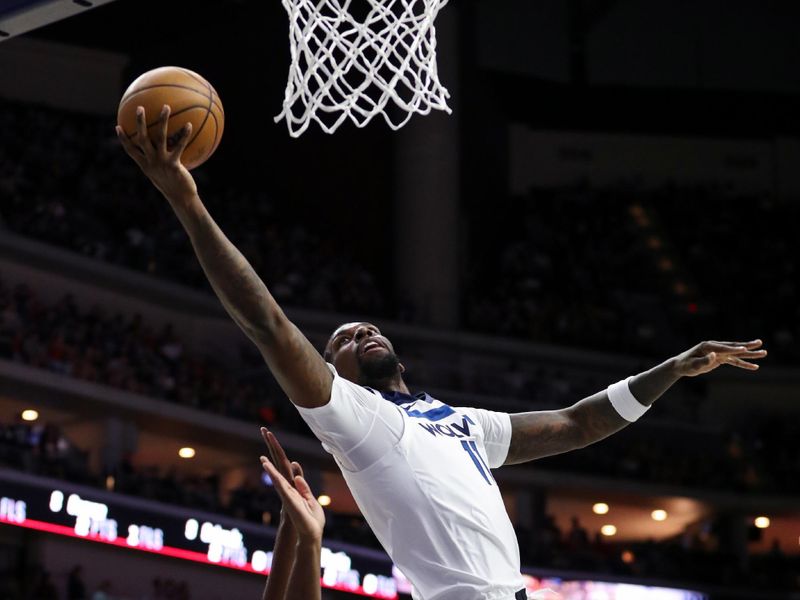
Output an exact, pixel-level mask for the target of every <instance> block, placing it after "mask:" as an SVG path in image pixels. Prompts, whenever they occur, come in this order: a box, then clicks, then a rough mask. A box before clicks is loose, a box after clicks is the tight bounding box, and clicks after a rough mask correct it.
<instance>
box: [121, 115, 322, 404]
mask: <svg viewBox="0 0 800 600" xmlns="http://www.w3.org/2000/svg"><path fill="white" fill-rule="evenodd" d="M169 114H170V111H169V107H168V106H165V107H164V109H163V110H162V111H161V115H160V118H159V120H158V121H157V122H156V123H155V124H151V126H150V127H149V128H148V127H147V124H146V123H147V121H146V118H147V117H146V115H145V112H144V109H143V108H142V107H139V108H138V109H137V113H136V125H137V135H136V137H135V138H134V139H135V141H134V140H131V139H128V137H127V136H126V135H125V133H124V132H123V131H122V129H121V128H120V127H117V137H119V140H120V142H121V143H122V146H123V147H124V148H125V151H126V152H127V153H128V154H129V155H130V157H131V158H133V160H134V161H136V164H138V165H139V167H140V168H141V169H142V171H144V174H145V175H147V177H148V178H149V179H150V181H152V182H153V184H154V185H155V186H156V187H157V188H158V189H159V191H161V193H162V194H164V197H165V198H166V199H167V201H169V203H170V206H172V208H173V210H174V211H175V214H176V215H177V216H178V219H179V220H180V222H181V224H182V225H183V228H184V229H185V230H186V233H188V234H189V238H190V239H191V242H192V246H193V247H194V251H195V254H196V255H197V258H198V260H199V261H200V264H201V265H202V267H203V271H205V274H206V277H208V280H209V282H210V283H211V287H213V288H214V291H215V292H216V294H217V297H218V298H219V299H220V301H221V302H222V305H223V306H224V307H225V310H227V311H228V314H229V315H230V316H231V317H232V318H233V320H234V321H235V322H236V324H237V325H239V327H240V328H241V329H242V330H243V331H244V332H245V334H247V336H248V337H249V338H250V339H251V340H252V341H253V342H254V343H255V344H256V346H258V349H259V350H260V351H261V354H262V355H263V356H264V359H265V360H266V362H267V364H268V365H269V368H270V370H271V371H272V373H273V374H274V375H275V378H276V379H277V380H278V383H279V384H280V385H281V387H282V388H283V390H284V391H285V392H286V394H287V395H288V396H289V398H291V399H292V401H293V402H294V403H295V404H297V405H299V406H303V407H308V408H313V407H317V406H323V405H325V404H327V403H328V400H329V399H330V392H331V383H332V381H333V375H332V374H331V372H330V371H329V370H328V368H327V366H326V365H325V361H324V360H323V359H322V357H321V356H320V355H319V353H318V352H317V351H316V350H315V349H314V347H313V346H312V345H311V343H310V342H309V341H308V340H307V339H306V337H305V336H304V335H303V334H302V333H301V332H300V330H299V329H297V327H296V326H295V325H294V324H293V323H292V322H291V321H289V319H288V318H287V317H286V315H285V314H284V312H283V311H282V310H281V308H280V307H279V306H278V303H277V302H275V299H274V298H273V297H272V295H271V294H270V293H269V290H267V287H266V286H265V285H264V282H263V281H261V279H260V278H259V277H258V275H257V274H256V272H255V271H254V270H253V268H252V267H251V266H250V263H248V261H247V259H246V258H245V257H244V256H243V255H242V254H241V252H239V251H238V250H237V249H236V247H235V246H234V245H233V244H232V243H231V242H230V240H228V238H227V237H226V236H225V234H224V233H223V232H222V230H221V229H220V228H219V227H218V226H217V224H216V223H215V222H214V220H213V219H212V218H211V215H210V214H209V213H208V211H207V210H206V208H205V206H204V205H203V202H202V200H201V199H200V196H199V195H198V193H197V185H196V184H195V181H194V179H193V178H192V176H191V174H190V173H189V171H188V170H187V169H186V168H185V167H184V166H183V165H182V164H181V162H180V157H181V153H182V152H183V150H184V148H186V145H187V144H188V142H189V140H190V139H191V131H192V130H191V124H187V126H186V127H185V128H184V129H182V130H181V132H180V133H179V134H178V136H177V137H176V139H174V140H168V137H167V121H168V120H169ZM148 129H149V130H150V132H151V133H148Z"/></svg>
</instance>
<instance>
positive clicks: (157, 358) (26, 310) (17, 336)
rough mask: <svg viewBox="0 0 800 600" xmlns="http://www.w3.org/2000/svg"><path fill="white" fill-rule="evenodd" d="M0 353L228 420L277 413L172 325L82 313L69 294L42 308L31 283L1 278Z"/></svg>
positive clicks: (266, 417) (270, 416)
mask: <svg viewBox="0 0 800 600" xmlns="http://www.w3.org/2000/svg"><path fill="white" fill-rule="evenodd" d="M0 358H4V359H9V360H13V361H17V362H21V363H24V364H27V365H30V366H33V367H37V368H40V369H46V370H49V371H53V372H56V373H60V374H62V375H67V376H70V377H76V378H78V379H82V380H85V381H91V382H94V383H99V384H102V385H108V386H111V387H114V388H119V389H122V390H125V391H128V392H132V393H136V394H142V395H146V396H150V397H152V398H159V399H163V400H168V401H170V402H176V403H178V404H182V405H184V406H189V407H193V408H201V409H203V410H209V411H213V412H216V413H221V414H225V415H229V416H232V417H238V418H245V419H253V418H258V419H260V420H262V421H266V422H268V423H269V422H270V421H271V420H274V418H275V417H274V412H273V411H272V409H271V407H270V400H269V398H270V397H269V395H265V394H260V395H258V396H256V393H255V391H254V389H253V386H252V385H248V384H246V383H242V382H239V381H237V380H236V379H235V378H234V377H232V375H231V371H230V369H227V368H226V366H225V365H222V364H220V363H219V362H215V361H214V360H213V359H210V358H206V357H203V356H199V355H196V354H192V353H190V352H188V351H187V350H186V349H185V347H184V344H183V343H182V342H181V340H180V339H178V337H177V336H176V334H175V332H174V331H173V329H172V328H171V327H170V326H165V327H164V328H163V329H161V330H160V331H156V330H154V329H152V328H150V327H149V326H148V325H147V324H146V323H145V322H143V319H142V317H141V315H134V316H132V317H126V316H123V315H122V314H119V313H111V312H107V311H105V310H104V309H102V308H101V307H99V306H94V307H91V308H90V309H88V310H80V309H79V307H78V306H77V304H76V303H75V300H74V298H73V297H72V296H69V295H66V296H63V297H62V298H61V299H60V300H59V301H58V302H56V303H55V304H52V305H47V304H45V303H43V302H41V301H40V300H39V298H38V297H37V295H36V294H35V293H34V292H33V291H32V290H31V289H30V288H28V287H26V286H24V285H20V286H16V287H15V288H14V289H9V288H8V287H7V286H5V285H3V283H2V281H0Z"/></svg>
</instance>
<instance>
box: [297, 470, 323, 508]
mask: <svg viewBox="0 0 800 600" xmlns="http://www.w3.org/2000/svg"><path fill="white" fill-rule="evenodd" d="M294 489H296V490H297V491H298V492H300V495H301V496H302V497H303V499H304V500H306V501H308V502H311V501H314V502H316V501H317V499H316V498H315V497H314V493H313V492H312V491H311V486H309V485H308V482H307V481H306V480H305V478H304V477H301V476H300V475H298V476H297V477H295V478H294Z"/></svg>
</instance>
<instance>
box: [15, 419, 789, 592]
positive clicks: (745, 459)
mask: <svg viewBox="0 0 800 600" xmlns="http://www.w3.org/2000/svg"><path fill="white" fill-rule="evenodd" d="M774 425H775V424H769V427H770V429H764V430H762V431H761V437H760V439H759V440H758V441H757V442H756V445H755V446H751V445H748V440H746V439H745V438H743V437H742V436H741V435H739V434H732V435H731V436H730V437H729V438H728V444H727V446H726V447H725V449H724V452H723V453H721V455H720V456H719V457H714V456H709V455H704V460H703V461H698V460H696V456H697V454H696V452H697V448H694V449H693V450H692V451H693V452H694V454H691V456H693V457H694V461H693V462H694V463H695V464H696V465H698V466H699V468H698V469H695V470H693V469H692V467H691V466H690V462H691V461H690V460H689V457H690V452H689V451H688V450H683V451H682V450H681V448H679V447H677V446H671V447H670V448H666V447H664V448H662V449H661V450H656V451H650V452H648V450H647V449H646V444H644V443H641V444H639V445H637V446H635V447H634V448H633V450H632V451H631V452H630V453H629V454H627V455H624V456H622V457H619V456H618V455H617V453H616V452H610V451H606V452H603V453H600V454H599V455H598V456H603V457H605V463H603V462H602V461H599V460H598V457H593V460H591V459H590V460H588V461H587V460H586V456H585V454H584V453H582V452H580V453H572V454H567V455H562V457H558V458H551V459H545V460H544V461H542V462H541V463H539V464H540V465H542V466H543V468H559V469H562V470H563V469H564V468H565V464H566V466H567V467H568V468H576V466H577V465H578V464H579V463H580V462H581V460H582V457H583V461H584V462H587V463H588V464H589V465H591V468H592V471H593V473H594V474H601V475H612V476H613V475H619V474H620V473H619V472H616V471H614V470H613V469H609V468H608V465H609V464H611V463H612V462H614V461H617V462H620V463H622V464H623V465H624V466H623V467H622V471H624V473H622V474H623V475H624V476H626V477H635V478H636V479H637V480H642V479H647V478H648V477H651V478H652V479H653V480H658V481H663V480H664V473H663V472H666V471H668V470H669V469H672V468H673V466H672V464H673V463H675V464H677V466H676V467H674V470H675V471H676V472H678V473H679V474H680V476H682V477H686V478H687V479H686V480H685V481H684V483H688V484H696V485H699V484H700V483H701V482H700V478H701V477H711V478H715V477H716V479H715V482H712V484H713V483H716V482H718V483H721V484H722V483H724V484H725V485H726V486H730V481H729V480H726V479H725V477H726V474H727V473H728V472H729V471H730V469H732V468H736V467H738V468H739V470H738V471H735V472H734V473H732V474H731V476H733V477H740V478H741V481H739V482H738V483H739V485H738V486H737V488H736V489H737V490H741V491H756V490H758V491H762V490H761V489H759V488H757V487H756V486H757V483H758V482H757V480H755V479H751V478H750V477H757V476H758V470H759V469H758V468H756V469H754V470H752V471H751V470H750V469H749V465H750V464H756V465H757V467H758V466H759V462H758V460H759V456H757V455H756V454H755V451H756V449H760V450H762V451H768V448H769V447H770V446H772V447H774V448H776V449H777V450H778V453H779V454H780V453H782V454H783V455H784V457H788V456H791V457H792V459H791V463H788V462H787V463H783V464H782V465H781V467H782V468H783V469H785V471H784V476H785V477H787V478H788V477H789V476H790V474H791V473H796V472H797V468H798V464H800V463H798V460H800V453H798V451H797V450H796V449H793V450H789V449H787V447H789V446H791V444H789V443H788V440H790V439H796V435H797V433H798V432H797V428H795V429H794V430H792V431H793V432H794V433H793V434H792V435H789V434H788V431H789V430H787V429H784V430H783V431H782V432H781V434H786V435H787V436H788V437H785V438H784V437H780V435H779V436H777V437H774V436H772V435H767V433H771V432H773V431H774V430H773V429H771V427H773V426H774ZM621 445H624V444H621ZM650 445H651V446H653V447H659V445H658V444H653V443H652V441H651V442H650ZM702 450H704V451H705V450H707V449H702ZM667 452H675V454H674V455H673V456H670V457H669V459H667V458H666V456H662V457H659V453H662V454H664V455H666V453H667ZM567 457H574V458H573V459H570V460H566V463H564V462H563V461H564V460H565V459H567ZM614 457H616V458H614ZM723 457H727V458H723ZM760 458H761V459H762V460H766V457H765V456H761V457H760ZM549 461H556V462H549ZM548 462H549V464H548ZM0 465H5V466H10V467H13V468H16V469H19V470H23V471H26V472H30V473H36V474H43V475H48V476H51V477H59V478H63V479H69V480H70V481H72V482H76V483H78V482H79V483H83V484H87V485H94V486H97V487H105V488H106V489H110V490H111V491H114V492H117V493H124V494H127V495H131V496H137V497H143V498H148V499H151V500H157V501H161V502H165V503H169V504H173V505H182V506H187V507H191V508H193V509H200V510H204V511H208V512H215V513H219V514H227V515H230V516H232V517H235V518H238V519H242V520H247V521H252V522H256V523H261V524H267V525H276V524H277V523H278V522H279V520H280V508H281V503H280V499H279V497H278V496H277V494H276V492H275V491H274V489H273V488H272V487H271V485H268V484H265V480H264V479H263V477H261V476H260V471H259V476H256V475H255V471H254V474H253V475H254V476H253V477H252V478H251V479H249V480H247V481H245V482H244V483H243V484H242V485H240V486H239V487H236V488H234V489H232V490H227V491H226V492H225V493H223V490H222V488H221V485H220V478H219V477H218V476H217V475H216V474H209V475H206V476H187V475H181V474H178V473H176V472H174V471H168V472H164V470H163V469H160V468H159V467H157V466H151V467H138V468H136V467H134V466H133V465H132V464H131V463H130V462H128V461H127V460H124V461H123V462H122V464H120V465H119V467H118V468H117V469H115V470H114V471H113V472H112V473H93V472H92V471H91V470H90V469H89V467H88V463H87V461H86V455H85V454H84V453H81V452H80V451H79V450H77V449H76V448H75V446H74V445H73V444H71V443H70V442H69V440H67V439H66V438H65V436H64V435H63V433H62V432H61V431H60V429H59V428H58V427H56V426H54V425H51V424H30V423H27V422H23V421H22V420H18V421H17V422H16V423H13V424H7V425H3V424H0ZM576 470H578V469H576ZM659 471H662V473H659V474H658V475H653V473H654V472H659ZM715 471H719V472H720V474H717V475H715ZM753 473H755V475H753ZM109 474H111V476H112V481H113V483H112V484H111V485H109V477H108V475H109ZM773 483H774V484H775V485H776V489H777V485H778V483H780V486H781V487H780V489H781V491H782V492H783V493H786V492H787V491H800V488H798V487H797V485H796V484H793V485H792V488H791V490H789V489H787V488H786V487H785V483H786V482H785V481H781V482H777V481H774V482H773ZM770 491H774V490H770ZM327 521H328V522H327V525H326V536H327V537H328V538H329V539H335V540H339V541H345V542H349V543H353V544H357V545H360V546H366V547H372V548H376V549H380V545H379V543H378V541H377V540H376V538H375V536H374V535H373V533H372V531H371V529H370V528H369V526H368V525H367V524H366V522H365V521H364V519H363V518H362V517H361V516H358V515H342V514H335V513H329V514H328V519H327ZM517 535H518V537H519V540H520V549H521V552H522V560H523V564H529V565H533V566H539V567H551V568H557V569H566V570H578V571H587V572H601V573H613V574H624V575H639V576H647V577H664V578H671V579H674V580H681V581H690V582H691V581H695V582H705V583H719V584H731V583H733V582H734V581H735V580H736V581H746V582H750V583H751V584H752V585H758V586H760V587H764V588H768V589H772V588H789V589H795V588H797V589H800V581H797V580H795V579H793V578H792V577H791V576H790V575H789V574H788V573H786V572H783V571H780V569H779V567H780V565H790V564H792V563H793V561H794V562H795V563H796V562H797V561H798V559H797V558H791V557H787V556H786V555H784V554H783V552H782V551H780V548H779V547H777V548H774V549H773V551H772V552H771V553H769V554H767V555H759V556H754V557H752V565H751V566H752V568H745V569H744V570H742V568H741V566H740V567H737V566H736V561H735V560H732V559H731V558H730V557H729V556H727V555H726V554H725V551H724V548H720V547H719V544H718V540H716V538H714V537H713V536H710V537H709V536H699V537H698V536H696V535H691V536H690V535H688V534H687V535H684V536H681V537H680V538H679V539H674V540H669V541H666V542H658V543H656V542H653V541H647V540H643V541H642V542H640V543H637V544H627V545H625V544H623V545H620V544H612V543H610V542H608V541H606V540H605V538H602V536H599V535H598V536H597V537H596V538H595V539H594V540H593V541H590V539H589V536H588V534H587V532H586V531H585V529H583V528H582V527H581V526H580V524H579V522H578V521H577V519H576V520H575V521H574V522H573V525H572V528H571V530H570V531H568V532H562V531H561V530H559V528H558V527H557V525H556V524H555V522H554V521H553V519H552V518H550V517H548V518H547V519H546V522H545V523H544V524H543V526H542V527H540V528H539V529H538V530H537V531H536V532H531V531H527V530H524V529H518V531H517ZM626 552H627V553H630V554H632V557H628V556H627V555H626V554H625V553H626ZM756 566H758V568H755V567H756ZM797 572H800V571H797ZM775 573H778V574H779V576H772V575H770V577H769V578H768V577H767V575H765V574H775ZM164 597H166V596H164ZM175 598H177V596H176V597H175Z"/></svg>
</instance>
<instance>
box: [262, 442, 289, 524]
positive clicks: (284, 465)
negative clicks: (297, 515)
mask: <svg viewBox="0 0 800 600" xmlns="http://www.w3.org/2000/svg"><path fill="white" fill-rule="evenodd" d="M261 437H262V438H264V443H265V444H266V445H267V452H268V453H269V460H270V462H272V465H273V466H274V467H275V468H276V469H277V470H278V472H279V473H280V474H281V475H283V478H284V479H286V481H290V482H291V481H294V474H293V471H292V463H291V462H290V461H289V459H288V458H287V456H286V453H285V452H284V451H283V447H282V446H281V445H280V444H279V443H278V441H277V438H276V437H275V436H274V435H273V434H272V433H270V431H269V430H268V429H267V428H266V427H262V428H261ZM270 437H272V439H274V440H275V444H273V443H272V442H271V441H270ZM281 527H283V528H284V529H290V530H292V531H294V523H293V522H292V520H291V519H290V518H289V516H288V513H287V511H286V510H285V508H283V507H282V508H281Z"/></svg>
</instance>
